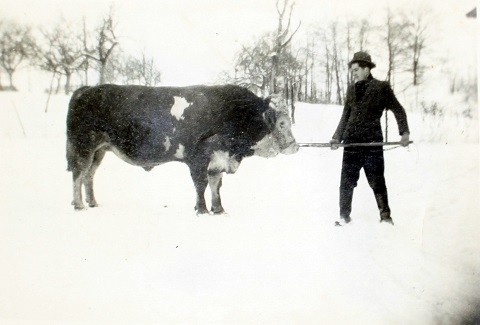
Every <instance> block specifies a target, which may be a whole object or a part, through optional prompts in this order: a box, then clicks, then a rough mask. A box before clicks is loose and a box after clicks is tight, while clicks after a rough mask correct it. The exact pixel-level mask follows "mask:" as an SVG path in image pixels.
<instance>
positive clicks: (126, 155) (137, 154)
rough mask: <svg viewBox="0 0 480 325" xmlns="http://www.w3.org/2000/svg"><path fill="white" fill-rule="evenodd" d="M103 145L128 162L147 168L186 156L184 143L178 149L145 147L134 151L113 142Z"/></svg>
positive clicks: (180, 159) (179, 159)
mask: <svg viewBox="0 0 480 325" xmlns="http://www.w3.org/2000/svg"><path fill="white" fill-rule="evenodd" d="M102 147H104V148H105V149H106V150H109V151H111V152H113V153H114V154H115V155H116V156H117V157H118V158H120V159H122V160H123V161H125V162H126V163H128V164H131V165H133V166H139V167H143V168H147V169H148V168H153V167H155V166H157V165H160V164H163V163H166V162H169V161H182V160H183V158H184V154H183V151H184V148H183V146H182V145H180V146H179V147H177V148H176V149H175V148H173V149H175V150H172V148H169V149H168V150H165V149H164V148H162V147H148V148H147V147H145V148H139V149H138V148H137V149H138V150H135V151H132V150H128V148H122V147H121V146H119V145H115V144H112V143H105V144H103V145H102Z"/></svg>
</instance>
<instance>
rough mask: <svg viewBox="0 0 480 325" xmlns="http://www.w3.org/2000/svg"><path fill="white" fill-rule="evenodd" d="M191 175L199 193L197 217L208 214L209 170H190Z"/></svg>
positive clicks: (196, 208) (196, 205)
mask: <svg viewBox="0 0 480 325" xmlns="http://www.w3.org/2000/svg"><path fill="white" fill-rule="evenodd" d="M190 175H191V176H192V180H193V184H194V185H195V190H196V192H197V200H196V204H195V211H196V213H197V215H200V214H208V210H207V204H206V203H205V189H206V188H207V185H208V180H207V169H206V168H205V169H193V168H190Z"/></svg>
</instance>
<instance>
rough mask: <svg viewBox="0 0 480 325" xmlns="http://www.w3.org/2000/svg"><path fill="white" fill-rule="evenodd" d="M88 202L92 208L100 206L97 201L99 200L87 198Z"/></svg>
mask: <svg viewBox="0 0 480 325" xmlns="http://www.w3.org/2000/svg"><path fill="white" fill-rule="evenodd" d="M87 203H88V206H89V207H90V208H96V207H98V203H97V201H95V200H87Z"/></svg>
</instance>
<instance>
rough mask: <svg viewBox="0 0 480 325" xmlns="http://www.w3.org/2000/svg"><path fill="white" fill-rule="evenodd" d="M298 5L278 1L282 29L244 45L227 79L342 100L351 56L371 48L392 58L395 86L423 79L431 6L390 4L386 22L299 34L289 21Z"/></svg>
mask: <svg viewBox="0 0 480 325" xmlns="http://www.w3.org/2000/svg"><path fill="white" fill-rule="evenodd" d="M287 5H289V7H288V8H289V12H288V14H287V15H286V14H285V8H287ZM294 5H295V2H290V1H289V0H284V1H280V0H277V2H276V6H277V12H278V28H277V30H276V31H272V32H268V33H265V34H264V35H261V36H260V37H258V38H257V39H256V40H254V41H253V42H252V43H251V44H248V45H243V46H242V48H241V49H240V50H239V52H238V54H237V56H236V59H235V63H234V72H233V73H232V72H230V73H225V74H224V76H223V79H224V80H225V81H227V82H232V83H236V84H240V85H243V86H245V87H248V88H250V89H251V90H253V91H255V92H257V93H260V94H263V95H264V94H265V93H271V92H276V91H277V89H276V88H277V85H278V84H280V85H281V91H283V92H284V95H285V96H286V97H287V98H291V99H293V100H298V101H305V102H313V103H320V102H321V103H335V104H343V101H344V96H345V91H346V88H347V87H348V86H349V85H350V83H351V82H352V79H351V76H350V74H349V71H348V61H349V60H350V59H351V57H352V56H353V54H354V52H357V51H368V52H370V53H371V54H372V55H373V57H374V60H382V61H384V62H387V65H386V66H387V71H386V73H385V77H384V79H385V80H387V81H388V82H390V84H392V86H393V87H395V86H398V87H401V90H404V89H405V88H408V87H410V86H417V85H419V84H421V83H422V81H423V80H422V77H423V75H424V72H425V68H426V67H425V65H424V64H423V61H422V60H423V58H424V53H425V51H426V49H427V46H428V45H429V43H428V41H427V40H428V37H429V34H428V33H429V23H430V21H429V14H428V11H427V10H426V9H423V10H413V9H412V10H409V11H395V12H393V11H392V10H391V9H390V8H388V7H386V8H385V9H384V10H385V12H384V19H383V22H382V24H381V26H379V25H375V24H373V23H372V22H370V21H369V20H368V19H364V18H354V19H350V20H348V21H345V20H332V21H330V22H328V23H325V22H322V23H319V24H317V25H313V26H309V27H307V28H306V29H304V31H303V35H301V36H300V37H296V34H297V29H293V28H292V26H291V24H290V21H291V17H292V13H293V12H294ZM292 36H295V39H292ZM373 51H374V52H375V53H372V52H373ZM378 53H381V54H380V56H378ZM382 77H383V76H379V78H380V79H382Z"/></svg>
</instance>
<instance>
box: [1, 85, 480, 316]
mask: <svg viewBox="0 0 480 325" xmlns="http://www.w3.org/2000/svg"><path fill="white" fill-rule="evenodd" d="M67 102H68V98H67V97H66V96H54V97H53V98H52V99H51V102H50V106H49V112H48V113H46V114H45V113H44V112H43V111H44V109H45V103H46V96H45V95H37V94H29V93H0V152H1V157H2V159H1V168H0V179H1V180H2V181H1V186H0V262H1V268H0V323H1V324H461V323H462V321H466V323H464V324H470V323H473V322H474V320H476V322H477V323H478V322H480V274H479V272H480V239H479V235H478V233H479V231H480V213H479V212H480V209H479V151H478V143H467V144H465V143H463V144H462V143H461V142H460V141H457V143H455V144H451V143H450V142H447V143H428V142H419V141H416V137H415V134H416V132H417V133H420V131H421V132H422V134H424V133H425V130H420V128H422V123H421V120H420V117H419V116H417V115H415V114H409V117H410V124H411V125H412V139H413V140H414V141H415V144H414V145H412V146H410V148H409V149H405V148H397V149H395V150H391V151H386V152H385V159H386V178H387V186H388V188H389V195H390V201H391V208H392V211H393V215H392V216H393V218H394V220H395V226H393V227H392V226H390V225H386V224H380V223H378V212H377V210H376V204H375V200H374V197H373V195H372V193H371V190H370V188H369V187H368V184H367V182H366V179H365V177H364V176H363V175H362V178H361V180H360V182H359V186H358V188H357V190H356V192H355V197H354V207H353V213H352V217H353V223H352V224H351V225H349V226H348V227H342V228H337V227H334V226H333V222H334V220H335V219H336V217H337V210H338V208H337V206H338V203H337V201H338V183H339V177H340V168H341V158H342V150H338V151H330V150H328V149H314V148H303V149H301V150H300V152H299V153H298V154H296V155H292V156H279V157H277V158H274V159H263V158H257V157H252V158H248V159H246V160H244V161H243V163H242V165H241V167H240V169H239V171H238V172H237V173H236V174H235V175H227V176H225V177H224V186H223V187H222V195H223V196H222V198H223V205H224V207H225V209H226V210H227V212H228V215H225V216H213V215H211V216H203V217H197V216H196V215H195V214H194V211H193V206H194V199H195V196H194V189H193V184H192V182H191V180H190V176H189V173H188V169H187V167H186V166H185V165H182V164H179V163H170V164H166V165H164V166H161V167H157V168H155V169H153V170H152V171H151V172H149V173H147V172H145V171H144V170H143V169H141V168H134V167H132V166H129V165H128V164H126V163H124V162H123V161H121V160H119V159H118V158H116V157H115V156H114V155H113V154H108V155H107V157H106V159H105V160H104V162H103V164H102V166H101V167H100V169H99V171H98V173H97V177H96V190H97V199H98V201H99V203H100V207H98V208H95V209H87V210H85V211H81V212H74V211H73V208H72V206H71V205H70V201H71V175H70V173H68V172H66V171H65V169H66V161H65V158H64V157H65V150H64V149H65V135H64V134H65V115H66V107H67ZM340 113H341V109H339V108H338V107H336V106H322V105H308V104H301V103H298V104H297V123H296V125H295V126H294V132H295V134H296V137H297V141H298V142H326V141H328V140H329V139H330V136H331V134H332V133H333V131H334V128H335V127H336V123H337V121H338V118H339V115H340ZM392 126H393V130H396V125H395V123H393V124H392ZM476 130H477V131H478V126H477V129H476ZM435 131H436V132H438V130H435ZM458 131H459V132H460V133H461V132H462V130H458ZM467 131H468V132H472V130H467ZM449 132H450V133H455V132H452V130H449ZM473 132H475V130H474V131H473ZM395 133H396V131H395ZM392 140H396V139H392ZM468 321H470V322H468Z"/></svg>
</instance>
